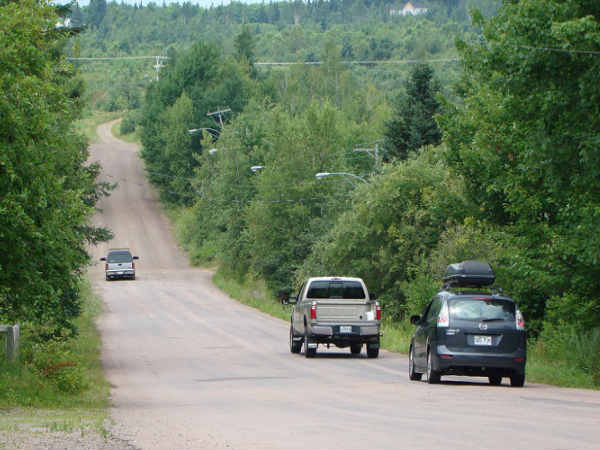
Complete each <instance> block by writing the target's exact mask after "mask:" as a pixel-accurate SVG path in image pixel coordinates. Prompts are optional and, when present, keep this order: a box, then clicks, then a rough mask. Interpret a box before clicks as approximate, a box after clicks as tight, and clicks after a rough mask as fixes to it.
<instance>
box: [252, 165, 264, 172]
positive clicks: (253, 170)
mask: <svg viewBox="0 0 600 450" xmlns="http://www.w3.org/2000/svg"><path fill="white" fill-rule="evenodd" d="M264 168H265V166H252V167H250V170H251V171H252V172H254V173H256V172H258V171H260V170H263V169H264Z"/></svg>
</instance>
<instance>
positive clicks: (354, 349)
mask: <svg viewBox="0 0 600 450" xmlns="http://www.w3.org/2000/svg"><path fill="white" fill-rule="evenodd" d="M361 350H362V344H350V353H352V354H353V355H358V354H359V353H360V351H361Z"/></svg>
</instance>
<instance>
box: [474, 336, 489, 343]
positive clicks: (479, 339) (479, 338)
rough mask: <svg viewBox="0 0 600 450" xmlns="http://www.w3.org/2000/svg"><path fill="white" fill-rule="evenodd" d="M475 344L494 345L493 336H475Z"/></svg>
mask: <svg viewBox="0 0 600 450" xmlns="http://www.w3.org/2000/svg"><path fill="white" fill-rule="evenodd" d="M473 343H474V344H475V345H492V337H491V336H480V335H475V336H473Z"/></svg>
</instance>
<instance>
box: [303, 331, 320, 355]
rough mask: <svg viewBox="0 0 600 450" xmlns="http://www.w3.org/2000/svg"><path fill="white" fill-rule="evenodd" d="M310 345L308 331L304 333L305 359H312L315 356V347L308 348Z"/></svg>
mask: <svg viewBox="0 0 600 450" xmlns="http://www.w3.org/2000/svg"><path fill="white" fill-rule="evenodd" d="M309 344H311V341H310V337H309V336H308V331H304V356H306V357H307V358H312V357H313V356H315V355H316V354H317V347H312V348H310V347H309Z"/></svg>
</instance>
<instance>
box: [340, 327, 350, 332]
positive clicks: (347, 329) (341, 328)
mask: <svg viewBox="0 0 600 450" xmlns="http://www.w3.org/2000/svg"><path fill="white" fill-rule="evenodd" d="M340 333H352V327H351V326H350V325H342V326H341V327H340Z"/></svg>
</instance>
